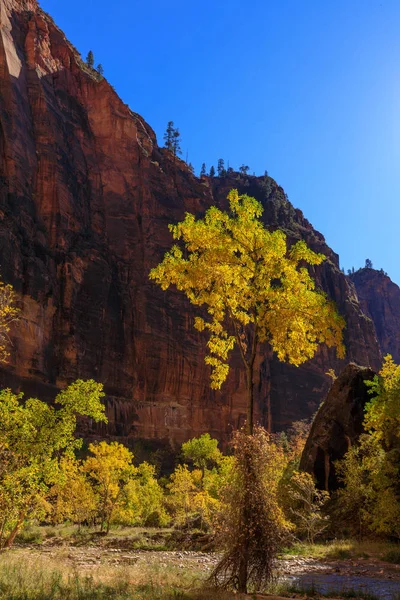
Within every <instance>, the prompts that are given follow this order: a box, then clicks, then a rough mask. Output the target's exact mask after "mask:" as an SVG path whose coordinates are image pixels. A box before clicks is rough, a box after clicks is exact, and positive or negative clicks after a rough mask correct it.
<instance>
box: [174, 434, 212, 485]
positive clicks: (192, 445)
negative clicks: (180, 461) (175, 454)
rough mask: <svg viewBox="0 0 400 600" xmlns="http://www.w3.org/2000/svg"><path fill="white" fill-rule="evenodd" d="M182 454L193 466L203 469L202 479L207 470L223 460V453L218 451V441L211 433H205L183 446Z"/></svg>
mask: <svg viewBox="0 0 400 600" xmlns="http://www.w3.org/2000/svg"><path fill="white" fill-rule="evenodd" d="M182 454H183V456H184V458H185V459H189V460H191V461H192V462H193V464H194V465H195V466H196V467H198V468H199V469H201V472H202V479H204V473H205V470H206V468H207V467H208V466H209V465H210V464H212V463H217V462H218V461H219V460H220V458H221V456H222V455H221V452H220V450H218V440H215V439H213V438H212V437H211V436H210V434H209V433H203V435H201V436H200V437H198V438H193V439H191V440H188V441H187V442H184V443H183V444H182Z"/></svg>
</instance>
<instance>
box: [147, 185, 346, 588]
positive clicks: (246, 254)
mask: <svg viewBox="0 0 400 600" xmlns="http://www.w3.org/2000/svg"><path fill="white" fill-rule="evenodd" d="M228 199H229V204H230V210H229V212H224V211H221V210H220V209H218V208H216V207H215V206H213V207H211V208H209V209H208V210H207V212H206V214H205V216H204V218H202V219H196V218H195V216H194V215H192V214H189V213H187V214H186V217H185V219H184V220H183V221H182V222H181V223H178V224H177V225H170V231H171V232H172V234H173V237H174V238H175V239H176V240H178V241H179V240H181V244H180V245H179V244H175V245H174V246H173V247H172V249H171V250H170V251H169V252H167V253H166V255H165V257H164V260H163V261H162V262H161V263H160V264H159V265H158V266H157V267H155V268H154V269H152V271H151V272H150V277H151V278H152V279H154V280H155V281H156V282H157V283H158V284H159V285H161V287H162V288H163V289H167V288H168V287H169V286H170V285H175V286H176V288H177V289H178V290H180V291H182V292H184V293H185V294H186V296H187V298H188V299H189V300H190V302H191V303H192V304H194V305H197V306H204V307H205V310H206V312H207V313H208V316H207V317H206V318H204V316H201V317H200V316H199V317H196V319H195V324H194V325H195V327H196V329H198V330H199V331H206V332H208V342H207V347H208V354H207V356H206V358H205V360H206V363H207V364H209V365H210V366H211V387H212V388H214V389H218V388H220V387H221V385H222V384H223V382H224V381H225V380H226V378H227V375H228V372H229V358H230V353H231V351H232V350H233V348H234V347H235V346H238V348H239V351H240V355H241V357H242V361H243V366H244V370H245V374H246V388H247V422H246V433H247V435H248V436H249V437H251V436H252V434H253V420H254V416H253V413H254V372H255V359H256V355H257V352H258V351H259V349H260V345H261V344H263V343H268V344H269V346H270V347H271V348H272V350H273V351H274V352H275V353H276V354H277V356H278V359H279V360H281V361H286V362H289V363H291V364H293V365H296V366H298V365H300V364H301V363H303V362H305V361H306V360H308V359H309V358H312V357H313V356H314V354H315V352H316V350H317V348H318V346H319V344H320V343H325V344H326V345H327V346H329V347H332V346H336V348H337V353H338V355H339V356H343V355H344V347H343V343H342V329H343V326H344V321H343V319H342V318H341V317H340V316H339V315H338V313H337V311H336V308H335V306H334V304H333V303H332V302H331V301H329V300H328V299H327V298H326V296H325V294H323V293H322V292H321V291H319V290H317V289H316V287H315V282H314V280H313V279H312V277H311V276H310V274H309V272H308V270H307V268H306V266H305V265H307V264H308V265H318V264H321V263H322V261H323V260H324V259H325V257H324V256H323V255H322V254H317V253H315V252H313V251H312V250H310V249H309V248H308V247H307V245H306V243H305V242H304V241H299V242H297V243H296V244H294V245H293V246H292V247H291V248H288V246H287V241H286V235H285V234H284V233H283V232H282V231H279V230H278V231H273V232H271V231H268V230H267V229H266V228H265V227H264V225H263V223H262V221H261V215H262V212H263V209H262V206H261V204H260V203H259V202H257V200H255V198H251V197H250V196H247V195H243V196H239V194H238V192H237V190H232V191H231V192H230V193H229V195H228ZM238 439H239V440H242V446H243V448H242V447H241V444H240V443H238V444H237V446H236V451H237V452H238V453H241V452H242V450H243V453H244V454H243V461H242V465H244V467H243V471H242V472H243V473H246V474H247V475H246V477H244V478H243V479H242V480H241V481H242V489H243V494H244V496H243V502H242V503H241V507H242V509H241V510H240V511H239V513H238V515H239V516H240V518H239V516H238V520H236V525H235V527H236V533H235V535H237V536H239V533H240V532H247V533H246V534H245V536H244V537H243V535H242V534H241V533H240V536H239V537H240V539H241V540H242V542H241V550H240V551H239V550H238V549H237V548H236V550H235V551H234V552H233V554H231V555H230V559H229V560H228V562H226V561H225V558H226V557H227V555H226V556H225V557H224V558H223V559H222V563H221V564H225V565H226V568H225V567H223V568H222V569H221V570H220V571H219V572H220V573H223V574H225V575H226V580H228V581H230V582H232V581H233V580H234V581H235V582H236V584H237V587H238V589H239V591H240V592H245V591H246V589H247V584H248V581H252V580H253V581H254V582H255V583H257V582H260V581H264V580H265V579H268V578H269V577H270V573H271V570H270V565H271V561H270V556H272V555H273V554H274V553H275V551H276V543H275V541H274V540H273V539H272V538H270V539H271V543H270V545H268V543H267V542H266V541H265V544H264V543H263V545H262V546H261V547H262V548H263V550H262V552H263V553H264V558H262V556H261V554H260V553H259V552H257V551H254V552H253V550H252V546H251V539H250V536H251V532H252V523H254V518H255V515H253V514H252V510H253V509H254V510H256V508H255V506H256V504H258V505H259V506H262V505H264V504H268V496H266V495H265V493H266V491H267V490H266V488H265V487H263V486H262V485H258V484H257V485H256V482H257V481H259V479H258V473H256V472H254V469H257V468H259V466H260V465H261V462H262V461H261V457H262V456H265V455H266V453H267V450H266V449H265V444H263V442H262V439H261V438H260V440H261V441H260V442H259V443H255V445H254V448H253V447H252V444H251V442H249V443H247V442H246V441H245V439H244V438H243V437H242V438H238ZM256 450H257V452H258V454H257V456H251V452H255V451H256ZM246 457H247V458H246ZM257 457H258V458H260V460H258V458H257ZM246 465H247V467H246ZM253 485H254V486H255V487H254V491H253V490H252V487H253ZM253 494H255V495H253ZM246 506H247V507H250V508H246ZM266 523H267V520H265V524H266ZM271 531H278V529H276V528H275V526H273V524H271ZM265 539H266V538H265ZM246 540H247V541H246ZM224 561H225V563H224ZM237 561H238V562H237ZM263 561H264V564H265V565H266V567H265V576H264V575H262V573H261V571H260V569H261V567H260V565H262V564H263ZM228 571H229V572H230V574H231V575H229V576H228ZM216 581H218V577H217V578H216Z"/></svg>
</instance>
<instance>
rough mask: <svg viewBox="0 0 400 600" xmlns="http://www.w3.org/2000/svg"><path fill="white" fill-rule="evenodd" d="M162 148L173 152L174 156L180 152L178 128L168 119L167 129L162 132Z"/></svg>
mask: <svg viewBox="0 0 400 600" xmlns="http://www.w3.org/2000/svg"><path fill="white" fill-rule="evenodd" d="M164 142H165V144H164V148H166V149H167V150H169V151H170V152H173V154H174V156H176V155H177V154H182V149H181V134H180V133H179V129H178V128H177V127H174V122H173V121H168V125H167V130H166V132H165V133H164Z"/></svg>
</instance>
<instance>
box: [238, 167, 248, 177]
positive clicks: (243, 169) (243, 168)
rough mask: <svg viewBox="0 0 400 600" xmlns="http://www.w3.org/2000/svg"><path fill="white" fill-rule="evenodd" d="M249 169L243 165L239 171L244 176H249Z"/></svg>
mask: <svg viewBox="0 0 400 600" xmlns="http://www.w3.org/2000/svg"><path fill="white" fill-rule="evenodd" d="M249 169H250V167H248V166H247V165H242V166H241V167H239V171H240V172H241V174H242V175H247V173H248V171H249Z"/></svg>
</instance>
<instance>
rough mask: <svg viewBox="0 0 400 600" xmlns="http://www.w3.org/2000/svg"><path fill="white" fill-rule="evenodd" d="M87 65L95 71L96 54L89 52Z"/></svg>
mask: <svg viewBox="0 0 400 600" xmlns="http://www.w3.org/2000/svg"><path fill="white" fill-rule="evenodd" d="M86 64H87V66H88V67H90V68H91V69H93V67H94V54H93V52H92V51H91V50H89V52H88V55H87V57H86Z"/></svg>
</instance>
